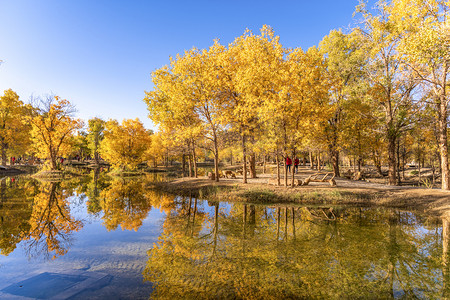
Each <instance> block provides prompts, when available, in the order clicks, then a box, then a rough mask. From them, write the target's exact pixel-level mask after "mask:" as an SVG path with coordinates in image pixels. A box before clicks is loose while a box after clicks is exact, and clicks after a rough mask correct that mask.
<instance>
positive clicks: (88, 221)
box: [0, 196, 164, 299]
mask: <svg viewBox="0 0 450 300" xmlns="http://www.w3.org/2000/svg"><path fill="white" fill-rule="evenodd" d="M69 200H70V203H71V205H70V209H71V214H72V216H73V217H74V218H75V219H77V220H82V222H83V224H84V226H83V228H82V229H81V230H80V231H79V232H73V233H72V241H73V244H72V246H71V247H70V249H69V251H68V253H67V254H65V255H64V256H61V257H58V258H57V259H55V260H46V259H44V258H43V257H33V258H29V259H28V258H27V257H26V249H25V248H24V245H23V244H24V242H21V243H20V244H19V245H18V246H17V248H16V250H15V251H13V253H11V254H10V255H9V256H6V257H5V256H3V255H1V256H0V290H1V289H3V288H4V287H6V286H8V285H10V284H12V283H16V282H19V281H22V280H23V279H24V278H28V277H31V276H32V275H36V274H40V273H43V272H49V271H50V272H59V273H64V272H69V273H70V272H72V271H73V270H87V271H93V272H104V273H107V274H110V275H112V276H114V279H113V281H112V282H111V285H114V284H116V285H117V286H121V289H122V290H123V297H125V298H128V297H130V299H134V298H136V297H137V298H139V292H137V291H135V290H136V289H142V295H141V296H142V299H147V298H148V295H149V293H150V291H151V289H150V285H149V284H148V283H147V284H143V283H142V270H143V268H144V267H145V263H146V260H147V250H148V249H150V248H152V246H153V243H154V242H156V241H157V238H158V236H159V234H160V227H161V226H160V225H161V223H162V221H163V218H164V213H161V212H160V211H159V210H158V209H152V210H150V212H149V213H148V216H147V218H146V219H145V220H143V223H142V226H141V227H140V228H139V230H138V231H134V230H122V228H121V227H120V226H119V227H118V228H117V229H116V230H111V231H108V230H107V229H106V228H105V227H104V226H103V225H102V223H103V220H102V219H101V215H98V216H93V215H91V214H89V213H88V212H87V207H86V203H85V201H80V198H78V197H75V196H74V197H71V198H70V199H69ZM119 282H120V284H119ZM125 283H126V284H125ZM104 289H107V288H104ZM116 292H117V294H116V295H117V296H119V295H120V294H121V293H120V291H119V290H117V291H116ZM111 293H113V292H112V291H111ZM127 295H128V296H127ZM131 295H133V296H131ZM97 296H100V295H97ZM91 297H93V296H92V295H89V298H91ZM0 298H1V295H0ZM113 299H114V298H113Z"/></svg>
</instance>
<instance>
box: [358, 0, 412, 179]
mask: <svg viewBox="0 0 450 300" xmlns="http://www.w3.org/2000/svg"><path fill="white" fill-rule="evenodd" d="M386 5H387V4H386V3H384V2H380V3H378V6H377V10H378V12H379V14H378V15H373V14H371V13H370V12H369V11H368V10H366V9H365V7H364V4H362V5H361V6H359V7H358V11H360V12H361V13H362V15H363V18H364V28H361V29H356V31H357V32H360V33H361V35H362V38H363V39H364V51H365V52H366V53H367V63H366V65H365V67H364V71H365V77H366V78H367V80H368V81H369V83H370V90H369V95H370V98H371V104H372V105H371V106H372V107H373V109H374V110H377V111H378V112H379V113H378V118H377V119H378V121H379V122H380V124H381V125H382V130H383V134H384V136H385V140H386V142H387V146H388V151H387V152H388V166H389V172H388V176H389V184H390V185H396V184H398V178H397V159H396V145H397V142H398V137H399V136H400V134H401V133H402V132H404V131H405V130H406V129H407V127H408V125H409V124H410V123H411V122H412V119H411V117H412V116H413V112H414V110H415V102H414V99H413V95H414V89H415V88H416V87H417V80H416V79H415V78H414V76H413V74H412V72H411V71H410V70H409V69H407V68H405V66H404V65H403V64H402V59H401V57H400V56H399V54H398V47H399V43H400V41H401V36H402V31H401V30H400V29H399V28H398V27H397V26H396V25H395V22H394V21H393V20H392V19H391V18H390V15H389V12H388V11H387V9H386Z"/></svg>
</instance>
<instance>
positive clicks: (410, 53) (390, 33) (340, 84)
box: [144, 0, 450, 190]
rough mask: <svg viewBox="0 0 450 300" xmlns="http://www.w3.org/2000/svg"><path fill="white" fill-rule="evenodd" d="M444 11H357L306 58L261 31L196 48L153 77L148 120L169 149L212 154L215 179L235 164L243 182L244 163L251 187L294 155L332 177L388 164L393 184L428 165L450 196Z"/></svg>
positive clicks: (421, 4)
mask: <svg viewBox="0 0 450 300" xmlns="http://www.w3.org/2000/svg"><path fill="white" fill-rule="evenodd" d="M449 8H450V3H449V1H406V0H393V1H390V2H379V3H378V5H377V7H376V9H375V10H369V9H368V8H367V7H366V5H365V4H364V3H361V4H360V5H359V6H357V7H356V11H355V26H354V27H353V28H350V29H346V30H332V31H331V32H330V33H329V35H327V36H325V37H324V38H323V39H322V41H321V42H320V43H319V45H318V46H317V47H316V46H314V47H311V48H309V49H308V50H306V51H304V50H303V49H301V48H294V49H291V48H285V47H283V46H282V44H281V42H280V37H278V36H276V35H275V32H274V30H273V29H272V28H271V27H269V26H266V25H265V26H263V27H262V28H261V32H260V34H254V33H253V32H251V31H250V30H246V31H245V33H244V34H243V35H242V36H240V37H237V38H236V39H235V40H234V41H233V42H232V43H230V44H228V45H222V44H221V43H220V42H219V41H218V40H216V41H214V43H213V45H212V46H211V47H209V48H208V49H197V48H193V49H191V50H189V51H185V52H184V53H183V54H180V55H177V56H176V57H172V58H171V59H170V64H169V65H166V66H163V67H162V68H160V69H158V70H155V71H154V72H153V73H152V80H153V84H154V86H155V88H154V90H153V91H150V92H147V93H146V97H145V99H144V100H145V101H146V103H147V104H148V109H149V112H150V113H149V116H150V118H151V120H152V121H153V122H154V123H155V124H157V125H158V128H159V132H158V133H157V135H158V136H159V138H160V139H161V141H162V142H163V144H164V145H166V146H165V147H167V149H173V150H174V149H177V150H178V152H179V153H189V159H190V161H192V164H193V165H195V162H196V158H197V156H198V153H201V152H202V149H208V151H209V152H211V153H212V154H213V157H214V162H215V173H216V174H219V162H220V161H221V160H223V159H224V158H225V159H227V160H232V159H233V157H234V158H235V159H237V160H239V161H242V162H243V164H242V165H243V169H244V171H243V176H244V182H246V176H247V159H248V160H249V168H250V176H252V177H253V176H255V164H256V161H257V160H264V159H265V158H266V157H270V158H271V159H272V160H274V161H276V162H277V165H279V164H280V162H282V161H283V160H284V158H286V157H288V156H290V157H296V156H298V157H309V161H310V162H311V163H312V161H313V160H315V161H316V160H319V161H320V159H321V160H322V161H327V162H329V164H330V165H331V166H332V170H333V171H334V173H335V175H336V176H340V175H341V174H340V173H341V172H340V165H342V164H343V163H344V162H347V163H351V164H353V165H355V164H356V165H357V166H358V168H361V164H370V165H372V166H374V167H375V168H376V170H378V172H379V173H380V174H382V173H383V170H382V167H384V166H387V167H388V174H386V175H387V176H388V178H389V184H390V185H396V184H398V183H399V179H400V170H401V169H403V168H404V167H405V166H406V165H407V164H414V165H417V164H418V165H419V167H420V166H427V167H430V168H432V169H433V171H434V170H435V169H436V170H437V172H439V173H440V174H441V183H442V189H443V190H448V189H449V170H448V132H447V128H448V102H449V95H448V92H447V90H448V87H449V80H448V73H449V59H450V51H449V50H450V27H449V21H448V13H449ZM194 169H195V166H194ZM277 173H278V177H279V170H278V171H277ZM216 180H219V178H216ZM285 180H286V181H287V176H285Z"/></svg>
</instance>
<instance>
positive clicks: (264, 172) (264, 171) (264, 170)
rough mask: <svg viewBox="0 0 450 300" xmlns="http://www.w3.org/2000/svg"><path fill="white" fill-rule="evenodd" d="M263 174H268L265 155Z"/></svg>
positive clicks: (264, 156)
mask: <svg viewBox="0 0 450 300" xmlns="http://www.w3.org/2000/svg"><path fill="white" fill-rule="evenodd" d="M263 174H266V155H265V154H264V155H263Z"/></svg>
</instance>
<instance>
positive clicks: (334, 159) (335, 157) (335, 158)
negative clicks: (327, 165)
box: [330, 147, 341, 177]
mask: <svg viewBox="0 0 450 300" xmlns="http://www.w3.org/2000/svg"><path fill="white" fill-rule="evenodd" d="M330 156H331V164H332V165H333V172H334V175H335V176H336V177H341V173H340V170H339V150H337V149H336V148H335V147H333V149H331V150H330Z"/></svg>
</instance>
